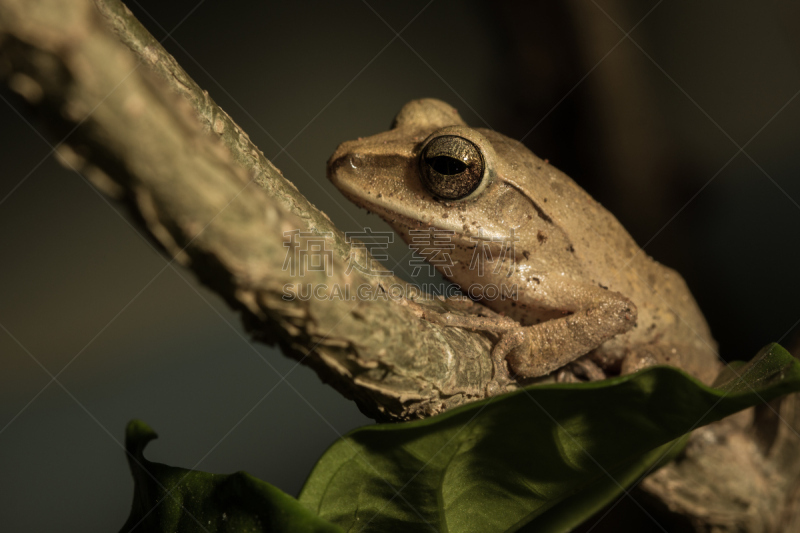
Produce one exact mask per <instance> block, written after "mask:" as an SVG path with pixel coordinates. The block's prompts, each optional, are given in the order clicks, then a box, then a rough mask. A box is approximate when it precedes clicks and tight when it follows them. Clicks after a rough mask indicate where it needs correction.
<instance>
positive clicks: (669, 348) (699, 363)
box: [620, 342, 722, 384]
mask: <svg viewBox="0 0 800 533" xmlns="http://www.w3.org/2000/svg"><path fill="white" fill-rule="evenodd" d="M653 365H670V366H675V367H678V368H681V369H683V370H684V371H686V372H688V373H689V374H691V375H692V376H694V377H696V378H697V379H699V380H700V381H702V382H703V383H706V384H711V383H712V382H713V381H714V379H715V378H716V377H717V374H718V373H719V371H720V369H721V368H722V361H721V359H720V358H719V356H718V355H717V352H716V346H709V345H707V344H705V343H702V342H697V343H691V342H686V343H673V344H644V345H640V346H636V347H633V348H632V349H631V350H630V351H629V352H628V353H627V354H625V357H624V359H623V360H622V367H621V370H620V374H631V373H633V372H637V371H639V370H642V369H643V368H647V367H649V366H653Z"/></svg>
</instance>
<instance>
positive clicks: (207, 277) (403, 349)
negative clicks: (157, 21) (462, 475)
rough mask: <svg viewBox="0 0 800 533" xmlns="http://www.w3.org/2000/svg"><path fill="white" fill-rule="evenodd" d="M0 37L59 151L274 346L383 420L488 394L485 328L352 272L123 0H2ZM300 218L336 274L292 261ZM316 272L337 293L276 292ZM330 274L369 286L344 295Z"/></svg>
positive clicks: (338, 245) (331, 240)
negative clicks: (359, 294)
mask: <svg viewBox="0 0 800 533" xmlns="http://www.w3.org/2000/svg"><path fill="white" fill-rule="evenodd" d="M0 47H1V49H2V56H0V69H1V70H2V72H1V73H2V75H3V76H4V77H6V78H7V80H8V83H9V85H10V87H11V88H12V89H14V90H15V91H17V92H19V93H20V94H21V95H22V96H23V97H24V98H25V99H26V100H27V101H28V103H30V104H31V106H32V107H33V108H34V110H35V111H36V112H38V113H40V114H41V115H42V116H43V118H44V121H45V123H46V125H47V126H48V127H49V128H50V129H51V130H52V131H53V133H54V134H55V138H56V139H60V140H61V141H60V142H59V144H58V145H57V151H58V154H59V156H60V159H61V161H62V162H63V163H64V164H65V165H66V166H68V167H69V168H71V169H73V170H75V171H77V172H80V173H81V174H82V175H84V176H86V177H87V178H88V179H90V180H91V181H92V182H93V183H94V184H95V185H96V186H97V187H98V188H100V189H101V190H103V191H104V192H106V193H107V194H109V195H111V196H112V197H114V198H116V199H118V200H120V201H122V202H124V203H125V204H127V206H128V207H129V208H130V210H131V212H132V213H133V215H134V216H135V217H137V219H138V220H139V221H140V222H141V223H142V225H143V226H144V227H145V228H146V229H147V230H148V232H149V234H150V235H151V236H152V237H153V238H154V239H155V241H157V242H158V244H159V245H161V246H162V247H163V248H164V249H165V250H166V252H167V254H168V255H169V256H171V257H172V258H174V260H176V261H178V262H179V263H180V264H182V265H184V266H186V267H188V268H190V269H191V270H192V271H193V272H194V273H195V274H196V275H197V276H198V278H199V279H200V280H201V282H203V283H205V284H206V285H208V286H209V287H210V288H212V289H213V290H215V291H216V292H217V293H218V294H219V295H220V296H221V297H222V298H224V299H225V300H226V301H227V303H228V304H229V305H231V306H232V307H233V308H234V309H237V310H238V311H240V312H241V315H242V319H243V322H244V324H245V327H246V328H247V329H248V331H249V332H250V333H251V334H252V335H253V337H255V338H257V339H259V340H262V341H264V342H267V343H271V344H272V343H277V344H279V345H280V346H281V348H282V349H283V351H284V353H286V354H288V355H290V356H292V357H295V358H297V359H299V360H301V361H302V362H303V363H304V364H307V365H309V366H311V367H312V368H314V369H315V370H316V371H317V373H318V374H319V376H320V377H321V378H322V379H323V381H326V382H328V383H330V384H331V385H333V386H334V387H336V388H337V389H338V390H339V391H340V392H341V393H342V394H344V395H345V396H347V397H348V398H352V399H354V400H355V401H356V402H357V403H358V404H359V407H360V408H361V409H362V410H363V411H364V412H365V413H366V414H368V415H369V416H372V417H374V418H376V419H384V420H406V419H412V418H422V417H426V416H430V415H433V414H436V413H438V412H441V411H443V410H446V409H448V408H451V407H454V406H457V405H461V404H462V403H465V402H467V401H470V400H474V399H479V398H482V397H484V396H485V385H486V383H488V382H489V380H490V379H491V373H492V365H491V360H490V358H489V350H490V348H491V342H490V340H489V339H488V338H487V337H486V336H484V335H482V334H475V333H467V332H464V331H461V330H458V329H456V328H446V327H442V326H437V325H435V324H432V323H430V322H428V321H426V320H423V319H422V318H421V315H422V309H423V307H429V306H442V305H443V303H442V302H440V301H438V300H428V299H426V298H424V297H418V298H411V299H393V298H390V297H387V296H386V295H387V294H392V291H394V292H397V291H400V290H401V289H402V290H406V289H407V287H406V284H405V283H404V282H402V281H400V280H398V279H397V278H395V277H394V276H392V275H391V273H388V272H387V273H386V274H387V275H372V276H368V275H364V274H362V273H361V272H359V271H358V270H356V269H353V270H352V271H351V272H350V273H349V274H346V271H347V261H348V259H349V256H350V247H349V245H348V244H347V243H346V242H345V239H344V235H343V234H342V233H341V232H339V231H338V230H337V229H336V228H335V227H334V226H333V224H332V223H331V222H330V220H329V219H328V218H327V217H326V216H325V215H324V214H323V213H322V212H320V211H319V210H317V209H316V208H314V206H312V205H311V204H310V203H309V202H308V201H307V200H306V199H305V198H304V197H303V196H302V195H301V194H300V193H299V192H298V191H297V189H296V188H295V187H294V186H293V185H292V184H291V183H290V182H289V181H287V180H286V179H285V178H284V177H283V176H282V175H281V173H280V172H279V171H278V170H277V169H276V168H275V167H274V166H273V165H272V164H271V163H270V162H269V161H267V159H266V158H265V157H264V155H263V154H262V153H261V152H260V151H259V150H258V148H256V146H254V145H253V144H252V142H251V141H250V139H249V138H248V136H247V134H245V133H244V132H243V131H242V130H241V129H240V128H239V127H238V126H237V125H236V124H235V123H234V122H233V120H232V119H231V118H230V117H229V116H228V115H227V114H226V113H225V112H224V111H222V110H221V109H220V108H219V107H218V106H217V105H216V104H215V103H214V102H213V100H212V99H211V98H210V97H209V96H208V93H207V92H206V91H203V90H202V89H200V87H198V86H197V84H196V83H194V81H193V80H191V78H189V76H188V75H187V74H186V73H185V72H184V71H183V70H182V69H181V68H180V66H179V65H178V64H177V62H176V61H175V60H174V59H173V58H172V57H171V56H170V55H169V54H168V53H167V52H166V51H165V50H164V49H163V48H162V47H161V46H160V45H159V43H158V42H157V41H156V40H155V39H154V38H153V37H152V36H151V35H150V34H149V33H148V32H147V31H146V30H145V29H144V28H143V27H142V26H141V24H139V22H138V21H137V20H136V19H135V17H134V16H133V14H132V13H131V12H130V11H129V10H128V9H127V8H126V7H125V6H124V5H123V4H122V3H120V2H119V1H114V0H109V1H100V0H98V1H96V2H91V1H90V0H81V1H77V0H76V1H73V2H59V1H57V0H49V1H42V2H29V1H27V0H5V1H3V2H0ZM132 52H133V53H132ZM296 230H299V231H301V232H305V233H307V234H308V235H313V236H308V237H305V236H302V235H301V237H300V238H295V242H296V243H297V244H298V246H299V248H298V249H299V250H303V249H304V247H305V246H306V245H307V244H308V243H309V242H311V241H315V240H318V239H324V241H325V249H326V250H329V251H330V254H328V255H327V259H328V260H329V261H330V264H331V268H330V272H331V275H330V276H327V275H326V272H314V271H308V272H306V273H305V275H304V276H302V277H301V276H293V275H292V270H291V269H284V268H283V266H284V258H285V257H286V252H287V247H286V246H285V244H286V245H288V244H290V243H291V242H290V241H291V237H288V238H287V237H285V236H284V232H291V231H296ZM356 252H357V253H354V255H353V259H354V260H356V261H358V264H360V265H365V264H367V261H368V258H367V257H365V256H364V255H363V253H362V252H361V251H356ZM295 273H297V272H295ZM308 284H311V285H312V286H314V287H319V286H320V285H323V284H324V285H325V286H326V287H328V292H327V296H329V299H320V298H309V299H302V298H293V299H284V298H283V296H284V291H285V287H289V289H288V290H289V292H290V293H298V294H302V293H303V292H304V290H305V289H306V288H307V287H308ZM334 286H339V287H342V288H343V287H345V286H349V287H350V289H351V293H350V295H351V297H352V296H354V295H356V291H357V289H358V287H359V286H363V287H365V288H366V291H365V292H364V294H367V295H369V294H372V295H374V296H373V297H367V298H354V297H353V299H351V300H347V299H343V298H336V297H334V294H332V288H333V287H334ZM317 294H318V295H322V294H323V293H322V292H320V293H317Z"/></svg>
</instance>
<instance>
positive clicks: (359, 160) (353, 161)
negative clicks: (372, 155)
mask: <svg viewBox="0 0 800 533" xmlns="http://www.w3.org/2000/svg"><path fill="white" fill-rule="evenodd" d="M349 160H350V167H351V168H353V169H357V168H360V167H361V166H363V165H364V158H363V157H361V155H360V154H352V155H351V156H350V158H349Z"/></svg>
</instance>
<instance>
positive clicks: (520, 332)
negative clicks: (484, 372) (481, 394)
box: [423, 311, 531, 396]
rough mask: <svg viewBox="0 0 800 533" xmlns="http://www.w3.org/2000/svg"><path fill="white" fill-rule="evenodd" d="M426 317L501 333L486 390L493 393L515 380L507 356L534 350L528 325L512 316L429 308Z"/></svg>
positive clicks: (449, 324)
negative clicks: (451, 311) (442, 310)
mask: <svg viewBox="0 0 800 533" xmlns="http://www.w3.org/2000/svg"><path fill="white" fill-rule="evenodd" d="M423 316H424V317H425V319H426V320H428V321H429V322H433V323H434V324H439V325H441V326H448V327H459V328H468V329H472V330H480V331H490V332H492V333H498V334H499V335H500V341H499V342H498V343H497V344H496V345H495V347H494V348H493V349H492V367H493V369H492V380H491V381H490V382H489V383H488V384H487V386H486V392H487V394H488V395H489V396H493V395H495V394H499V393H500V392H502V391H503V390H504V389H505V387H506V386H507V385H508V384H509V383H511V382H512V381H514V380H513V379H512V378H511V375H510V372H509V371H508V365H507V363H506V356H508V354H509V353H511V352H512V351H515V350H523V351H525V350H530V349H531V348H530V347H531V340H530V335H529V331H528V328H524V327H522V326H520V325H519V323H517V322H516V321H514V320H512V319H510V318H508V317H504V316H496V317H481V316H472V315H467V316H465V315H455V314H453V313H435V312H429V311H426V312H425V313H424V315H423ZM525 353H527V352H525Z"/></svg>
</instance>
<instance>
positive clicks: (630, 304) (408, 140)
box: [328, 99, 720, 387]
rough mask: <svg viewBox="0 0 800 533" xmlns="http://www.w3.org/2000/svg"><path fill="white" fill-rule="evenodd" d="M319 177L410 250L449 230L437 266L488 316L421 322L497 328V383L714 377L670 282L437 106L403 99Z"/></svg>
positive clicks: (576, 204)
mask: <svg viewBox="0 0 800 533" xmlns="http://www.w3.org/2000/svg"><path fill="white" fill-rule="evenodd" d="M328 177H329V178H330V179H331V180H332V181H333V183H334V184H335V185H336V187H338V188H339V189H340V190H341V191H342V192H343V193H344V194H345V196H347V197H348V198H349V199H350V200H352V201H353V202H355V203H356V204H358V205H360V206H362V207H364V208H366V209H368V210H369V211H372V212H374V213H377V214H378V215H380V216H381V217H382V218H383V219H384V220H386V221H387V222H388V223H389V224H390V225H391V226H392V227H393V228H394V229H395V231H397V232H398V233H399V234H400V235H401V236H402V237H403V239H404V240H405V241H406V242H408V243H409V244H411V243H412V240H413V239H414V238H415V237H414V236H415V235H416V236H418V235H419V232H420V231H423V232H434V231H438V232H445V233H446V234H448V235H450V238H449V239H439V240H440V241H442V242H446V244H447V246H448V248H447V250H446V252H447V253H448V254H449V256H450V258H451V260H452V263H451V265H448V268H446V269H445V268H442V265H437V266H438V267H439V268H440V270H442V271H443V272H444V273H445V275H446V277H448V278H449V279H450V280H451V281H453V282H454V283H456V284H458V285H459V286H460V287H461V288H462V290H465V291H466V290H467V289H469V293H470V295H471V296H473V297H474V298H475V299H476V300H477V301H479V302H480V303H482V304H484V305H486V306H487V307H489V308H490V309H492V310H494V311H495V312H496V313H497V314H499V316H498V315H495V316H494V317H480V316H461V315H456V314H453V313H446V314H442V315H439V314H434V316H430V313H429V314H428V315H426V318H427V319H428V320H430V321H433V322H437V323H439V324H442V325H447V326H456V327H467V328H472V329H477V330H485V331H490V332H494V333H495V334H497V335H498V339H499V340H498V341H497V343H496V345H495V347H494V349H493V351H492V360H493V363H494V381H495V382H496V383H495V385H499V386H501V387H504V386H505V385H507V384H508V383H509V382H510V380H511V379H512V376H513V377H514V378H517V379H524V378H534V377H538V376H544V375H546V374H550V373H552V372H554V371H556V370H558V369H560V368H562V367H565V366H566V365H571V366H572V368H573V369H577V374H578V375H581V374H583V376H585V377H587V378H589V379H598V378H603V377H606V376H609V375H614V374H618V373H627V372H631V371H635V370H638V369H640V368H642V367H645V366H649V365H652V364H669V365H673V366H677V367H680V368H682V369H684V370H685V371H687V372H689V373H690V374H692V375H694V376H695V377H697V378H699V379H701V380H702V381H704V382H706V383H710V382H711V381H712V380H713V379H714V377H715V376H716V374H717V372H718V369H719V364H720V363H719V361H718V357H717V355H716V344H715V342H714V340H713V338H712V337H711V333H710V331H709V328H708V325H707V324H706V321H705V319H704V318H703V315H702V313H701V312H700V310H699V308H698V306H697V304H696V303H695V300H694V298H693V297H692V295H691V293H690V292H689V289H688V288H687V286H686V284H685V282H684V280H683V279H682V278H681V276H680V275H679V274H678V273H676V272H675V271H673V270H671V269H669V268H667V267H665V266H663V265H661V264H659V263H657V262H656V261H654V260H653V259H651V258H650V257H649V256H647V255H646V254H645V253H644V252H643V251H642V250H641V249H640V248H639V247H638V246H637V245H636V243H635V242H634V240H633V238H632V237H631V236H630V235H629V234H628V232H627V231H626V230H625V228H623V227H622V225H621V224H620V223H619V222H618V221H617V219H616V218H614V216H613V215H612V214H611V213H609V212H608V211H606V210H605V209H604V208H603V207H602V206H601V205H600V204H599V203H598V202H596V201H595V200H594V199H593V198H591V197H590V196H589V195H588V194H587V193H586V192H585V191H584V190H583V189H581V188H580V187H579V186H578V185H577V184H576V183H575V182H574V181H573V180H572V179H570V178H569V177H568V176H566V175H565V174H564V173H562V172H560V171H559V170H557V169H556V168H554V167H553V166H551V165H550V164H549V163H548V162H547V161H543V160H541V159H539V158H538V157H536V156H535V155H534V154H533V153H531V152H530V151H529V150H528V149H527V148H525V146H523V145H522V143H520V142H517V141H515V140H513V139H510V138H508V137H505V136H503V135H501V134H499V133H497V132H494V131H491V130H487V129H481V128H476V129H473V128H470V127H468V126H467V125H466V124H465V123H464V121H463V120H462V119H461V117H460V116H459V115H458V113H457V112H456V110H455V109H454V108H452V107H451V106H449V105H448V104H446V103H444V102H441V101H439V100H433V99H424V100H415V101H412V102H409V103H408V104H406V105H405V106H404V107H403V108H402V110H401V111H400V112H399V113H398V115H397V116H396V117H395V120H394V123H393V125H392V128H391V129H390V130H389V131H387V132H384V133H380V134H377V135H374V136H371V137H367V138H363V139H359V140H356V141H349V142H345V143H343V144H342V145H340V146H339V148H338V149H337V150H336V152H335V153H334V154H333V156H332V157H331V159H330V161H329V162H328ZM436 242H437V241H436V240H435V239H432V240H431V243H434V244H435V243H436ZM478 251H480V252H481V253H480V254H478V253H477V252H478ZM476 256H480V257H478V259H480V261H479V260H476ZM476 287H477V288H478V289H479V290H478V294H477V295H476V294H475V292H476V291H475V289H476ZM486 287H493V291H495V292H494V294H496V293H497V290H498V289H499V290H502V288H509V287H511V288H512V289H513V291H514V294H513V296H511V295H510V293H509V294H506V296H507V297H505V298H488V297H485V296H486V294H488V291H487V292H485V293H484V292H480V290H482V289H484V288H486ZM482 295H483V296H484V297H483V298H482V297H481V296H482ZM509 369H510V371H511V372H509ZM581 369H582V370H581Z"/></svg>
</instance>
